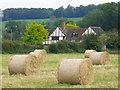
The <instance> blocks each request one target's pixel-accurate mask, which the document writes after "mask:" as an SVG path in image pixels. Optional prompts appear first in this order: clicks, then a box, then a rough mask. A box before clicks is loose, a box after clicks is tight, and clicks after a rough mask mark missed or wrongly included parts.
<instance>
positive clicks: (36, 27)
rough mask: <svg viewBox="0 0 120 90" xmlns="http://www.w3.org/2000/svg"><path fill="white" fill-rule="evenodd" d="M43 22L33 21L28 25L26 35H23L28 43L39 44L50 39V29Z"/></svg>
mask: <svg viewBox="0 0 120 90" xmlns="http://www.w3.org/2000/svg"><path fill="white" fill-rule="evenodd" d="M44 27H45V26H44V25H42V24H37V23H32V24H29V25H28V26H27V27H26V32H25V36H24V37H22V39H23V40H24V42H25V43H27V44H31V45H34V44H39V43H42V42H44V41H45V40H47V39H48V31H47V30H46V29H45V28H44Z"/></svg>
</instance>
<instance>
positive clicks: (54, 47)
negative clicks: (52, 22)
mask: <svg viewBox="0 0 120 90" xmlns="http://www.w3.org/2000/svg"><path fill="white" fill-rule="evenodd" d="M84 48H85V47H84V45H83V44H82V43H80V42H79V43H78V42H70V41H59V42H57V43H53V44H51V45H50V46H49V47H48V48H46V50H47V52H49V53H77V52H79V53H81V52H83V51H85V50H84Z"/></svg>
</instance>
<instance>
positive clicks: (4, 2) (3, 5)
mask: <svg viewBox="0 0 120 90" xmlns="http://www.w3.org/2000/svg"><path fill="white" fill-rule="evenodd" d="M118 1H120V0H0V9H2V10H4V9H7V8H53V9H57V8H59V7H61V6H63V7H64V8H66V7H67V6H68V5H69V4H70V5H71V6H74V7H76V6H80V5H84V6H86V5H89V4H95V5H98V4H102V3H106V2H118Z"/></svg>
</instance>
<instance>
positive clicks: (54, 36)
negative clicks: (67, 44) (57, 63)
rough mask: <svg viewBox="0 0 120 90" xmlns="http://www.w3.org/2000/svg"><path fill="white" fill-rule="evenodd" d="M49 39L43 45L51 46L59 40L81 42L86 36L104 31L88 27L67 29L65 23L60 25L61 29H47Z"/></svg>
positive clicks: (99, 28)
mask: <svg viewBox="0 0 120 90" xmlns="http://www.w3.org/2000/svg"><path fill="white" fill-rule="evenodd" d="M48 32H49V39H48V40H47V41H45V42H43V44H52V43H56V42H58V41H60V40H67V41H71V42H81V41H83V38H82V37H83V36H84V35H88V34H94V35H96V34H98V33H103V32H104V30H103V29H102V28H101V27H88V28H67V27H65V23H62V27H57V28H56V29H48Z"/></svg>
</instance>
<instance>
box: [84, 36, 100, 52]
mask: <svg viewBox="0 0 120 90" xmlns="http://www.w3.org/2000/svg"><path fill="white" fill-rule="evenodd" d="M98 37H99V35H94V34H90V35H85V36H83V42H82V43H83V44H85V45H86V49H94V50H97V51H101V49H102V44H101V43H100V42H99V41H98Z"/></svg>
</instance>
